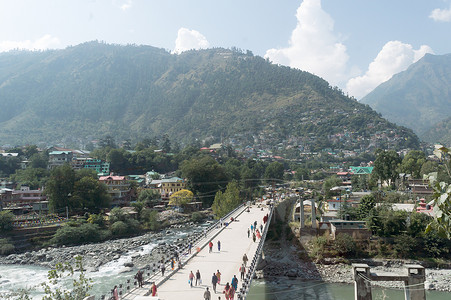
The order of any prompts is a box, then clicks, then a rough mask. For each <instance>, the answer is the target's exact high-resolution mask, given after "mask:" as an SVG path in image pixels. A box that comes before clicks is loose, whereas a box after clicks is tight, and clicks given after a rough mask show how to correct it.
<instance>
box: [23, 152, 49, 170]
mask: <svg viewBox="0 0 451 300" xmlns="http://www.w3.org/2000/svg"><path fill="white" fill-rule="evenodd" d="M28 160H29V161H30V164H29V166H28V167H29V168H42V169H46V168H47V165H48V163H49V157H48V156H47V154H46V153H44V152H42V153H34V154H33V155H31V156H30V158H29V159H28Z"/></svg>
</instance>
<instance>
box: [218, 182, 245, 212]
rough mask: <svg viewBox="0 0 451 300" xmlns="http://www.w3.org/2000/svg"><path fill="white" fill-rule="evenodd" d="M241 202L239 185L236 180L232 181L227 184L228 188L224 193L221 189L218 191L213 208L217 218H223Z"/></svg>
mask: <svg viewBox="0 0 451 300" xmlns="http://www.w3.org/2000/svg"><path fill="white" fill-rule="evenodd" d="M240 204H241V199H240V190H239V186H238V184H237V183H236V182H235V181H232V182H230V183H229V184H228V185H227V189H226V191H225V192H224V193H223V192H221V191H219V192H217V193H216V196H215V200H214V202H213V205H212V207H211V208H212V210H213V213H214V214H215V215H216V217H217V218H222V217H223V216H225V215H226V214H228V213H229V212H230V211H232V210H233V209H235V208H236V207H237V206H238V205H240Z"/></svg>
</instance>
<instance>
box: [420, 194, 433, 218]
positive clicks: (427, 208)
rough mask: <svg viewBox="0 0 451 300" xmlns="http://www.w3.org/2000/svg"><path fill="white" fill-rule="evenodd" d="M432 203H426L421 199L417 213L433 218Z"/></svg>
mask: <svg viewBox="0 0 451 300" xmlns="http://www.w3.org/2000/svg"><path fill="white" fill-rule="evenodd" d="M433 203H434V201H431V202H429V203H426V200H425V199H424V198H421V199H420V203H418V206H417V213H422V214H426V215H429V216H431V217H433V216H434V206H433Z"/></svg>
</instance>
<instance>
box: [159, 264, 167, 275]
mask: <svg viewBox="0 0 451 300" xmlns="http://www.w3.org/2000/svg"><path fill="white" fill-rule="evenodd" d="M160 270H161V276H162V277H164V271H165V270H166V266H165V265H164V261H161V264H160Z"/></svg>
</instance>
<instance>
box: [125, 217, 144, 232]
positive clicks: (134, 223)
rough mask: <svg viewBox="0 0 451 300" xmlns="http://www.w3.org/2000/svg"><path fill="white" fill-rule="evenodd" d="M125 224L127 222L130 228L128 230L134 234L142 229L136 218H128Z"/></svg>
mask: <svg viewBox="0 0 451 300" xmlns="http://www.w3.org/2000/svg"><path fill="white" fill-rule="evenodd" d="M125 224H127V226H128V229H127V232H128V233H131V234H134V233H137V232H139V231H141V225H140V224H139V221H138V220H135V219H128V220H127V221H126V222H125Z"/></svg>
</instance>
